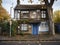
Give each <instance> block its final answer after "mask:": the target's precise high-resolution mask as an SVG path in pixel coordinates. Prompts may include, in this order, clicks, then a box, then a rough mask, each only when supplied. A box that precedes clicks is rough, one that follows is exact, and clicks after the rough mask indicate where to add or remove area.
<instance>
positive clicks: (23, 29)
mask: <svg viewBox="0 0 60 45" xmlns="http://www.w3.org/2000/svg"><path fill="white" fill-rule="evenodd" d="M22 25H23V30H22ZM24 25H26V26H27V28H26V26H25V27H24ZM24 28H26V30H24ZM20 30H21V31H28V24H20Z"/></svg>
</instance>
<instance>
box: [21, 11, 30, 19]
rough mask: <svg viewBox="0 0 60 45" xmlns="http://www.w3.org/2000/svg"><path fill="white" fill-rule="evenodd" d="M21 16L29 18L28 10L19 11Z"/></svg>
mask: <svg viewBox="0 0 60 45" xmlns="http://www.w3.org/2000/svg"><path fill="white" fill-rule="evenodd" d="M21 15H22V18H29V11H21Z"/></svg>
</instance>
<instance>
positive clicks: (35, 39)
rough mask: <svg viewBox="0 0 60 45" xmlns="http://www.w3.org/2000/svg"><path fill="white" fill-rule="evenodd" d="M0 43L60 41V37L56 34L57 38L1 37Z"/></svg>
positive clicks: (30, 36) (40, 36) (31, 36)
mask: <svg viewBox="0 0 60 45" xmlns="http://www.w3.org/2000/svg"><path fill="white" fill-rule="evenodd" d="M0 41H60V35H58V34H56V35H55V36H51V35H44V36H42V35H38V36H37V35H35V36H33V35H24V36H20V35H17V36H14V37H9V36H0Z"/></svg>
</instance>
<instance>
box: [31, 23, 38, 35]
mask: <svg viewBox="0 0 60 45" xmlns="http://www.w3.org/2000/svg"><path fill="white" fill-rule="evenodd" d="M32 34H33V35H37V34H38V24H32Z"/></svg>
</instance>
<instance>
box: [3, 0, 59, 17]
mask: <svg viewBox="0 0 60 45" xmlns="http://www.w3.org/2000/svg"><path fill="white" fill-rule="evenodd" d="M16 1H17V0H2V6H3V7H4V8H5V9H6V10H7V12H8V13H9V14H10V8H11V7H12V6H13V8H12V15H11V17H13V15H14V14H13V13H14V12H13V9H14V7H15V6H16ZM37 3H38V4H39V2H38V1H37V0H34V3H33V4H37ZM21 4H28V3H27V0H24V2H23V0H21ZM29 4H30V3H29ZM52 8H53V11H56V10H60V0H57V1H55V2H54V4H53V6H52Z"/></svg>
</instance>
